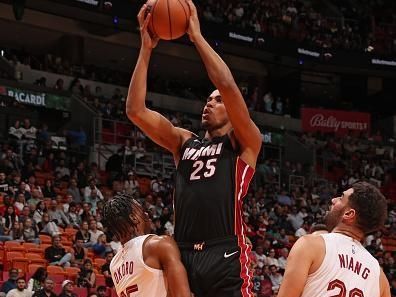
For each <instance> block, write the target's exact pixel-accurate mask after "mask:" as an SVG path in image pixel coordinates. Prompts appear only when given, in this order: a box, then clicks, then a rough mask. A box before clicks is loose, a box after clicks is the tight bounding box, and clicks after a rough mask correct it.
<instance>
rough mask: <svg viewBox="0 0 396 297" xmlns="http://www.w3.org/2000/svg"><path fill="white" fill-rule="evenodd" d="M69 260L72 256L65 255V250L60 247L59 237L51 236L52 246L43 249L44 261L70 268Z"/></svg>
mask: <svg viewBox="0 0 396 297" xmlns="http://www.w3.org/2000/svg"><path fill="white" fill-rule="evenodd" d="M71 258H72V255H71V254H70V253H66V250H65V249H64V248H63V247H62V245H61V238H60V236H59V235H55V236H53V237H52V246H49V247H47V248H46V249H45V259H46V260H47V261H48V262H49V264H50V265H58V266H64V267H70V260H71Z"/></svg>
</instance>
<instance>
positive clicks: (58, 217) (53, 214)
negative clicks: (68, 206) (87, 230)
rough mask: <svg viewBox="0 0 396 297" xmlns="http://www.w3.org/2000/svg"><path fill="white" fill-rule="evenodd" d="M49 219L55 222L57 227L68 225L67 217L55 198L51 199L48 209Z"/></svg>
mask: <svg viewBox="0 0 396 297" xmlns="http://www.w3.org/2000/svg"><path fill="white" fill-rule="evenodd" d="M48 215H49V218H50V221H53V222H55V223H56V224H57V225H58V226H59V227H62V228H66V227H68V226H70V222H69V219H68V218H67V216H66V215H65V213H64V211H63V207H62V205H61V204H58V202H56V200H52V201H51V206H50V209H49V210H48Z"/></svg>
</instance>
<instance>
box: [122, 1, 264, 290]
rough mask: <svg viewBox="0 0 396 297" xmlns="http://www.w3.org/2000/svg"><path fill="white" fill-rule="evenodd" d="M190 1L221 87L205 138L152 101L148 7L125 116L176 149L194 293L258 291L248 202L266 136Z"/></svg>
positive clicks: (208, 110)
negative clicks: (247, 228) (247, 231)
mask: <svg viewBox="0 0 396 297" xmlns="http://www.w3.org/2000/svg"><path fill="white" fill-rule="evenodd" d="M182 1H185V0H182ZM187 3H188V5H189V7H190V11H191V17H190V20H189V29H188V34H189V37H190V39H191V41H193V43H194V45H195V48H196V49H197V51H198V53H199V55H200V57H201V59H202V61H203V63H204V65H205V67H206V70H207V73H208V75H209V78H210V80H211V81H212V83H213V84H214V85H215V87H216V88H217V90H215V91H213V93H211V94H210V95H209V96H208V98H207V100H206V105H205V107H204V109H203V113H202V126H203V127H204V128H205V129H206V134H205V137H204V138H203V139H199V138H198V137H197V136H196V135H194V134H193V133H192V132H190V131H187V130H184V129H181V128H178V127H174V126H173V125H172V123H171V122H170V121H168V120H167V119H166V118H165V117H163V116H162V115H161V114H159V113H157V112H155V111H152V110H150V109H148V108H147V107H146V104H145V99H146V92H147V71H148V65H149V62H150V57H151V53H152V50H153V48H154V47H155V46H156V45H157V42H158V39H157V38H155V37H151V36H150V34H149V32H148V31H147V24H148V22H149V20H150V17H151V14H150V13H148V14H147V13H146V12H147V11H146V9H148V8H147V6H143V7H142V9H141V11H140V12H139V14H138V20H139V24H140V32H141V39H142V44H141V48H140V54H139V57H138V61H137V64H136V67H135V70H134V72H133V75H132V79H131V83H130V86H129V92H128V98H127V102H126V114H127V115H128V117H129V119H130V120H131V121H132V122H133V123H134V124H135V125H137V126H138V127H139V128H140V129H141V130H142V131H144V133H145V134H146V135H147V136H148V137H150V138H151V139H152V140H153V141H154V142H156V143H157V144H158V145H160V146H162V147H164V148H165V149H167V150H168V151H169V152H171V153H172V154H173V158H174V161H175V164H176V167H177V172H176V179H175V183H176V184H175V192H174V210H175V240H176V242H177V243H178V246H179V248H180V251H181V256H182V261H183V263H184V265H185V267H186V270H187V274H188V278H189V282H190V287H191V291H192V292H193V293H194V295H195V297H206V296H207V297H214V296H216V297H240V296H241V297H242V296H243V297H244V296H252V281H251V280H252V275H251V274H250V272H249V270H248V267H249V263H248V262H249V256H248V254H249V250H250V246H249V245H248V244H247V241H246V238H245V235H244V226H243V220H242V203H243V197H244V196H245V194H246V192H247V189H248V186H249V183H250V180H251V178H252V176H253V174H254V168H255V166H256V161H257V156H258V154H259V152H260V148H261V143H262V140H261V134H260V131H259V129H258V128H257V127H256V125H255V124H254V123H253V121H252V120H251V118H250V115H249V112H248V109H247V107H246V104H245V101H244V99H243V97H242V94H241V92H240V90H239V88H238V86H237V84H236V83H235V81H234V78H233V76H232V74H231V71H230V69H229V68H228V66H227V65H226V64H225V63H224V61H223V60H222V59H221V58H220V56H219V55H218V54H217V53H216V52H215V51H214V50H213V49H212V48H211V47H210V45H209V44H208V42H207V41H206V40H205V39H204V37H203V36H202V34H201V32H200V24H199V20H198V17H197V10H196V7H195V6H194V4H193V3H192V1H191V0H188V1H187ZM145 14H147V17H146V18H145Z"/></svg>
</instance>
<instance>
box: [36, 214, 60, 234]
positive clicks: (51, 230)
mask: <svg viewBox="0 0 396 297" xmlns="http://www.w3.org/2000/svg"><path fill="white" fill-rule="evenodd" d="M37 227H38V228H39V232H40V233H44V234H48V235H50V236H54V235H59V234H60V231H59V228H58V225H57V224H56V223H55V222H52V221H50V216H49V214H48V213H46V212H45V213H43V215H42V216H41V222H39V223H38V224H37Z"/></svg>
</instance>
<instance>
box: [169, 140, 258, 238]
mask: <svg viewBox="0 0 396 297" xmlns="http://www.w3.org/2000/svg"><path fill="white" fill-rule="evenodd" d="M253 174H254V169H253V168H252V167H250V166H249V165H247V164H246V163H245V162H244V161H243V160H241V159H240V158H239V156H238V152H237V151H235V150H234V148H233V147H232V144H231V140H230V138H229V137H228V135H225V136H222V137H217V138H214V139H212V140H207V139H203V140H200V139H198V138H196V137H192V138H190V139H189V140H187V141H186V143H185V144H184V145H183V147H182V150H181V155H180V161H179V164H178V168H177V172H176V181H175V193H174V208H175V239H176V241H177V242H187V243H194V242H202V241H205V240H211V239H217V238H223V237H228V236H234V235H244V226H243V220H242V202H243V197H244V196H245V195H246V192H247V190H248V187H249V183H250V180H251V179H252V177H253Z"/></svg>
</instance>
